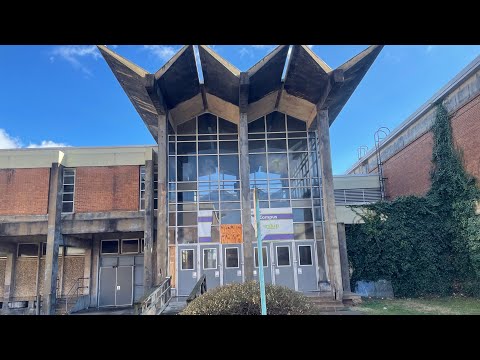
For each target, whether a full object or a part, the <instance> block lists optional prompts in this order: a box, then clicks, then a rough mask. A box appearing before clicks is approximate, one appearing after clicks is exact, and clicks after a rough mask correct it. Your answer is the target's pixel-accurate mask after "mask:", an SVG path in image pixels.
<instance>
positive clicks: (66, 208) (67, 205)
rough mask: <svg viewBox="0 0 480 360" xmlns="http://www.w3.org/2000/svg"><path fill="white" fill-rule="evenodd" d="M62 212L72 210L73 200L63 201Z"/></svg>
mask: <svg viewBox="0 0 480 360" xmlns="http://www.w3.org/2000/svg"><path fill="white" fill-rule="evenodd" d="M62 212H64V213H71V212H73V202H64V203H63V204H62Z"/></svg>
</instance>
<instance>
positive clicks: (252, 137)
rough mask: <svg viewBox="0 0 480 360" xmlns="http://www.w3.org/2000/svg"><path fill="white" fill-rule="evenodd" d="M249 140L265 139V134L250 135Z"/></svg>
mask: <svg viewBox="0 0 480 360" xmlns="http://www.w3.org/2000/svg"><path fill="white" fill-rule="evenodd" d="M248 139H249V140H250V139H265V133H264V132H262V133H253V134H250V133H249V134H248Z"/></svg>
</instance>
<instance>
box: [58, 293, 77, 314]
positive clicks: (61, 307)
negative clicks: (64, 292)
mask: <svg viewBox="0 0 480 360" xmlns="http://www.w3.org/2000/svg"><path fill="white" fill-rule="evenodd" d="M77 300H78V298H75V297H72V298H69V299H68V310H71V308H72V306H73V305H75V303H76V302H77ZM66 301H67V300H66V298H57V304H56V305H55V315H68V314H67V313H66V312H65V302H66Z"/></svg>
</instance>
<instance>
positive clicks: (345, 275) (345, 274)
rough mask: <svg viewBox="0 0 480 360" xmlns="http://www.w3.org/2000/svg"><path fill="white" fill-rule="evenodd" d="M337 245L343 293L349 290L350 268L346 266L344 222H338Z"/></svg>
mask: <svg viewBox="0 0 480 360" xmlns="http://www.w3.org/2000/svg"><path fill="white" fill-rule="evenodd" d="M337 229H338V246H339V248H340V263H341V264H342V284H343V291H344V292H345V293H349V292H351V289H350V270H349V269H350V268H349V266H348V254H347V236H346V234H345V224H344V223H338V224H337Z"/></svg>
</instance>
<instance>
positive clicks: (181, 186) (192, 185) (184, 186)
mask: <svg viewBox="0 0 480 360" xmlns="http://www.w3.org/2000/svg"><path fill="white" fill-rule="evenodd" d="M177 186H178V191H184V190H197V183H196V182H183V183H177Z"/></svg>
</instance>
